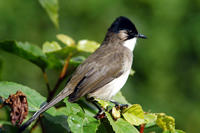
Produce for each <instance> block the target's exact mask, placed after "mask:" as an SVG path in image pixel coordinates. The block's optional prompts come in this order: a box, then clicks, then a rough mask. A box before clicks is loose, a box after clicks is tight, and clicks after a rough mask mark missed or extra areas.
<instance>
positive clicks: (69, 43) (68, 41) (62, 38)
mask: <svg viewBox="0 0 200 133" xmlns="http://www.w3.org/2000/svg"><path fill="white" fill-rule="evenodd" d="M56 37H57V39H58V40H60V41H61V42H62V43H64V44H65V45H67V46H74V45H75V41H74V40H73V39H72V38H71V37H69V36H67V35H64V34H57V35H56Z"/></svg>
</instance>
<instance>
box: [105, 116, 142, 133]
mask: <svg viewBox="0 0 200 133" xmlns="http://www.w3.org/2000/svg"><path fill="white" fill-rule="evenodd" d="M106 116H107V118H108V120H109V122H110V124H111V126H112V128H113V130H114V131H115V133H139V131H138V130H137V129H136V128H135V127H134V126H132V125H131V124H130V123H128V122H127V121H125V120H124V119H122V118H119V119H117V120H116V121H114V120H113V119H112V117H111V115H110V114H109V113H108V112H106Z"/></svg>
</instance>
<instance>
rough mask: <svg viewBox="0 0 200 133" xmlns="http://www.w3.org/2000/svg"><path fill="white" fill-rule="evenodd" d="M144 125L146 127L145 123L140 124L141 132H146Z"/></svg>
mask: <svg viewBox="0 0 200 133" xmlns="http://www.w3.org/2000/svg"><path fill="white" fill-rule="evenodd" d="M144 127H145V124H142V125H141V126H140V133H144Z"/></svg>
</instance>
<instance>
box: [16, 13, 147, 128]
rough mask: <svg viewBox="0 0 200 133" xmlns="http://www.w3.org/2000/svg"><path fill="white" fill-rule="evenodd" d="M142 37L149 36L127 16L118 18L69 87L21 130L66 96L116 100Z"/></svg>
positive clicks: (43, 107)
mask: <svg viewBox="0 0 200 133" xmlns="http://www.w3.org/2000/svg"><path fill="white" fill-rule="evenodd" d="M138 38H143V39H145V38H147V37H146V36H145V35H142V34H140V33H138V31H137V29H136V27H135V25H134V23H133V22H131V20H130V19H128V18H127V17H124V16H120V17H118V18H116V19H115V20H114V22H113V23H112V24H111V26H110V27H109V28H108V30H107V33H106V36H105V38H104V40H103V42H102V43H101V45H100V47H99V48H98V49H97V50H96V51H95V52H94V53H93V54H91V55H90V56H89V57H88V58H87V59H86V60H85V61H84V62H83V63H82V64H80V65H79V66H78V67H77V69H76V70H75V72H74V73H73V75H72V77H71V79H70V80H69V82H68V83H67V85H66V86H65V88H64V89H63V90H62V91H61V92H60V93H59V94H58V95H57V96H56V97H55V98H53V99H52V100H51V101H50V102H48V103H46V104H45V105H43V106H42V107H41V108H40V109H39V110H38V111H37V112H36V113H35V114H34V115H33V116H32V117H31V118H30V119H29V120H28V121H27V122H25V123H24V124H23V125H22V126H21V127H20V131H23V130H24V129H25V128H26V127H28V126H29V125H30V124H31V123H32V122H33V121H34V120H35V119H37V118H38V117H39V116H40V114H41V113H43V112H45V111H46V110H47V109H49V108H50V107H52V106H54V105H55V104H57V103H58V102H60V101H61V100H62V99H64V98H65V97H69V98H68V101H69V102H75V101H77V100H79V98H81V97H83V96H87V98H98V99H102V100H108V101H110V100H112V97H113V96H114V95H115V94H116V93H117V92H119V91H120V89H121V88H122V87H123V86H124V84H125V83H126V81H127V79H128V76H129V73H130V70H131V66H132V62H133V50H134V48H135V45H136V41H137V39H138Z"/></svg>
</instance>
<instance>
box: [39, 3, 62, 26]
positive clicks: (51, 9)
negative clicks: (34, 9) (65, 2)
mask: <svg viewBox="0 0 200 133" xmlns="http://www.w3.org/2000/svg"><path fill="white" fill-rule="evenodd" d="M39 2H40V4H41V5H42V7H43V8H44V9H45V10H46V12H47V14H48V15H49V17H50V19H51V21H52V22H53V23H54V25H55V26H56V27H59V23H58V9H59V5H58V0H39Z"/></svg>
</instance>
